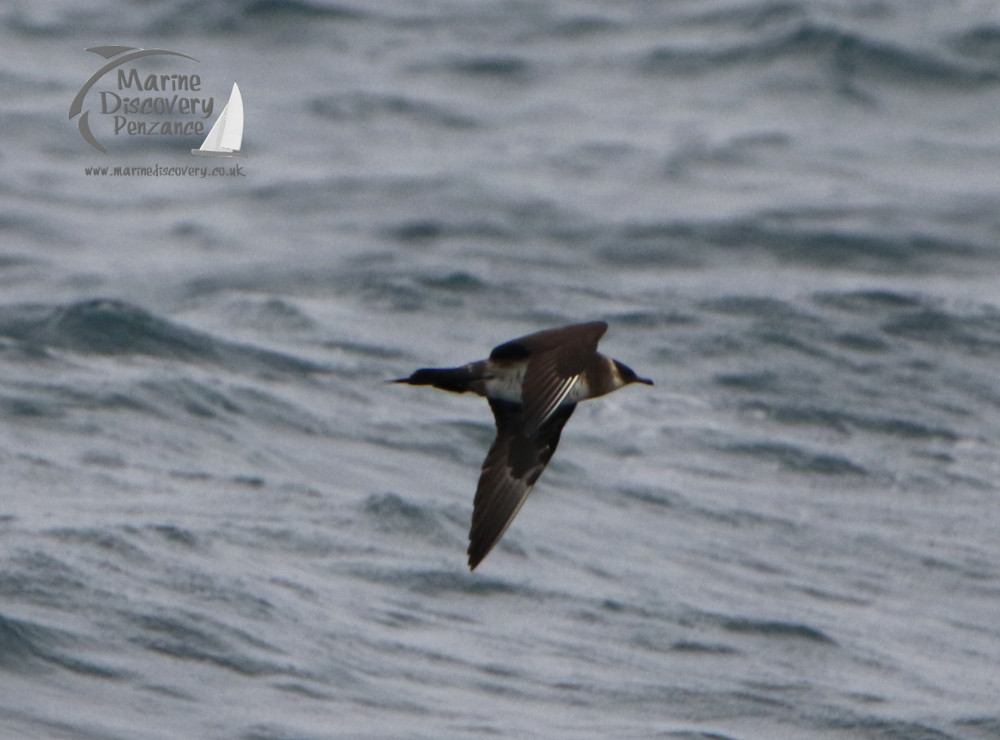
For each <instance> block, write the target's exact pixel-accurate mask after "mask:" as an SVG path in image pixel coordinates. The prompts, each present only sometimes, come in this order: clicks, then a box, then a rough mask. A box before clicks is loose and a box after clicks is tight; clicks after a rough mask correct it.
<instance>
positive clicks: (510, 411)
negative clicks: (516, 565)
mask: <svg viewBox="0 0 1000 740" xmlns="http://www.w3.org/2000/svg"><path fill="white" fill-rule="evenodd" d="M490 407H491V408H492V409H493V416H494V417H495V418H496V424H497V438H496V439H495V440H494V441H493V445H492V446H491V447H490V451H489V453H488V454H487V455H486V460H485V461H484V462H483V470H482V474H481V475H480V476H479V487H478V488H477V489H476V499H475V503H474V504H473V510H472V528H471V529H470V531H469V569H470V570H475V568H476V566H477V565H479V563H480V562H482V560H483V558H485V557H486V555H487V554H488V553H489V552H490V550H492V549H493V546H494V545H496V543H497V542H498V541H499V540H500V538H501V537H502V536H503V533H504V532H506V531H507V527H509V526H510V523H511V522H512V521H513V520H514V517H515V516H516V515H517V512H518V511H520V509H521V506H523V505H524V502H525V500H526V499H527V498H528V494H529V493H530V492H531V488H532V486H534V485H535V481H537V480H538V476H540V475H541V474H542V471H543V470H545V466H546V465H547V464H548V462H549V460H551V459H552V453H554V452H555V451H556V446H557V445H558V444H559V435H560V434H561V433H562V429H563V426H565V424H566V422H567V421H569V417H570V416H571V415H572V414H573V410H574V409H575V408H576V404H565V405H563V406H560V407H558V408H557V409H556V411H555V412H554V413H553V414H551V415H550V416H549V418H548V420H547V421H546V422H545V423H544V424H543V425H542V426H541V428H540V429H539V430H538V433H537V434H534V435H528V434H526V433H525V431H524V410H523V408H522V406H521V404H518V403H511V402H509V401H498V400H491V401H490Z"/></svg>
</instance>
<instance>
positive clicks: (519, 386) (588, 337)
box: [393, 321, 653, 570]
mask: <svg viewBox="0 0 1000 740" xmlns="http://www.w3.org/2000/svg"><path fill="white" fill-rule="evenodd" d="M607 328H608V325H607V324H605V323H604V322H603V321H592V322H589V323H586V324H571V325H570V326H563V327H559V328H556V329H547V330H545V331H540V332H536V333H534V334H528V335H526V336H523V337H519V338H517V339H512V340H511V341H509V342H504V343H503V344H501V345H499V346H498V347H496V348H495V349H494V350H493V352H491V353H490V357H489V359H487V360H479V361H477V362H470V363H468V364H467V365H462V366H461V367H450V368H421V369H420V370H417V371H416V372H414V373H413V374H412V375H411V376H410V377H408V378H400V379H399V380H395V381H393V382H395V383H408V384H410V385H430V386H434V387H435V388H440V389H441V390H446V391H451V392H452V393H465V392H472V393H476V394H478V395H480V396H485V397H486V398H487V400H489V403H490V408H491V409H492V410H493V416H494V419H495V420H496V425H497V437H496V439H495V440H494V441H493V445H492V446H491V447H490V451H489V453H488V454H487V455H486V460H485V461H484V462H483V467H482V473H481V475H480V477H479V486H478V488H477V490H476V498H475V502H474V505H473V512H472V528H471V530H470V531H469V553H468V554H469V568H470V569H473V570H474V569H475V568H476V566H477V565H479V563H480V562H482V560H483V558H485V557H486V555H487V554H488V553H489V552H490V550H492V549H493V546H494V545H496V543H497V542H498V541H499V540H500V538H501V537H502V536H503V533H504V532H505V531H506V530H507V527H508V526H510V523H511V522H512V521H513V519H514V517H515V516H516V515H517V512H518V511H519V510H520V508H521V506H522V505H523V504H524V502H525V500H526V499H527V497H528V494H529V493H530V492H531V488H532V486H534V485H535V481H537V480H538V477H539V476H540V475H541V474H542V471H543V470H545V466H546V465H547V464H548V462H549V460H550V459H552V454H553V453H554V452H555V450H556V446H557V445H558V444H559V435H560V434H561V432H562V429H563V426H565V424H566V422H567V421H569V417H570V416H571V415H572V414H573V410H574V409H575V408H576V404H577V403H579V402H580V401H584V400H587V399H590V398H595V397H597V396H603V395H605V394H607V393H611V392H612V391H615V390H618V389H619V388H622V387H624V386H626V385H629V384H630V383H645V384H647V385H652V384H653V382H652V381H651V380H647V379H646V378H640V377H639V376H637V375H636V374H635V372H634V371H633V370H632V369H631V368H630V367H628V366H627V365H625V364H623V363H621V362H619V361H618V360H613V359H611V358H610V357H606V356H604V355H602V354H600V353H599V352H598V351H597V343H598V341H599V340H600V338H601V336H603V334H604V332H605V331H607Z"/></svg>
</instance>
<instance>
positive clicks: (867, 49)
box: [637, 20, 1000, 89]
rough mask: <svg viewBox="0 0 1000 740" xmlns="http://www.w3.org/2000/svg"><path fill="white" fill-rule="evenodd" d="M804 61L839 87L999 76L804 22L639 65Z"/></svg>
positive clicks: (654, 54) (981, 80)
mask: <svg viewBox="0 0 1000 740" xmlns="http://www.w3.org/2000/svg"><path fill="white" fill-rule="evenodd" d="M791 59H794V60H802V59H806V60H808V61H809V62H811V63H812V64H816V65H819V68H820V69H821V70H822V71H823V72H824V73H825V74H826V75H828V76H829V77H830V79H831V80H833V81H834V82H835V83H836V84H837V85H838V86H840V87H841V89H846V88H843V87H842V86H843V85H844V84H845V83H849V84H856V83H862V82H863V83H865V84H866V85H867V84H869V83H871V82H872V81H883V82H892V83H894V84H900V83H905V84H914V85H916V84H919V85H928V84H933V85H942V86H947V87H949V88H954V87H964V88H974V87H979V86H983V85H993V84H995V83H996V82H997V81H998V80H1000V69H997V67H996V65H983V64H970V63H965V62H961V61H959V60H956V59H953V58H951V56H950V55H948V54H946V53H945V52H944V51H943V50H935V49H933V48H919V49H918V48H907V47H903V46H900V45H899V44H898V43H897V42H892V41H888V40H883V39H878V38H875V37H874V36H871V35H868V34H865V33H862V32H860V31H857V30H853V29H848V28H842V27H838V26H835V25H830V24H822V23H817V22H815V21H809V20H805V21H801V22H798V23H796V24H794V25H792V26H791V27H790V28H785V29H783V30H782V31H781V32H778V33H761V34H759V35H757V36H753V37H750V38H746V39H743V40H740V41H736V42H729V43H728V44H726V43H725V42H722V43H715V44H713V46H712V47H697V46H695V47H692V46H685V45H682V44H674V45H663V44H660V45H658V46H656V47H655V48H653V49H651V50H649V51H647V52H646V53H645V55H644V56H643V57H642V58H641V59H640V60H639V61H638V63H637V67H638V69H639V70H640V71H642V72H645V73H647V74H671V75H692V74H705V73H708V72H714V71H717V70H719V69H724V68H727V67H734V66H740V67H745V66H762V65H769V64H773V63H775V62H779V61H784V60H791Z"/></svg>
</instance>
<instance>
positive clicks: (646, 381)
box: [635, 378, 653, 385]
mask: <svg viewBox="0 0 1000 740" xmlns="http://www.w3.org/2000/svg"><path fill="white" fill-rule="evenodd" d="M635 382H636V383H645V384H646V385H653V381H652V380H650V379H649V378H636V379H635Z"/></svg>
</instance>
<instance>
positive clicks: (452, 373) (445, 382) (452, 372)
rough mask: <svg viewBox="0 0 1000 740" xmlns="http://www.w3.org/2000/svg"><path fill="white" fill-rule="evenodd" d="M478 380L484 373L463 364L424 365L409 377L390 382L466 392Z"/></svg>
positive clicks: (453, 391)
mask: <svg viewBox="0 0 1000 740" xmlns="http://www.w3.org/2000/svg"><path fill="white" fill-rule="evenodd" d="M477 380H482V374H481V373H477V372H475V371H474V370H473V368H471V367H470V366H469V365H462V367H422V368H420V369H419V370H417V371H416V372H415V373H413V375H411V376H410V377H408V378H399V379H398V380H393V381H390V382H392V383H408V384H410V385H432V386H434V387H435V388H440V389H441V390H443V391H451V392H452V393H465V392H466V391H471V390H472V384H473V383H474V382H475V381H477Z"/></svg>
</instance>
